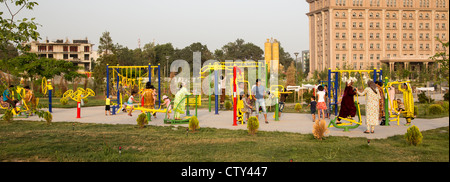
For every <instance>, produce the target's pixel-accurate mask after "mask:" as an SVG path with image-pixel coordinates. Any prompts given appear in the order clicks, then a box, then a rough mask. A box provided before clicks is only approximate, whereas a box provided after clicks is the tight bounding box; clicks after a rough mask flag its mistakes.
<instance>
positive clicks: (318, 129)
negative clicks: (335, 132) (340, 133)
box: [312, 120, 329, 140]
mask: <svg viewBox="0 0 450 182" xmlns="http://www.w3.org/2000/svg"><path fill="white" fill-rule="evenodd" d="M312 132H313V135H314V138H317V139H319V140H322V138H323V137H324V136H325V134H327V133H328V132H329V131H328V127H327V125H326V122H325V120H316V121H315V122H314V125H313V130H312Z"/></svg>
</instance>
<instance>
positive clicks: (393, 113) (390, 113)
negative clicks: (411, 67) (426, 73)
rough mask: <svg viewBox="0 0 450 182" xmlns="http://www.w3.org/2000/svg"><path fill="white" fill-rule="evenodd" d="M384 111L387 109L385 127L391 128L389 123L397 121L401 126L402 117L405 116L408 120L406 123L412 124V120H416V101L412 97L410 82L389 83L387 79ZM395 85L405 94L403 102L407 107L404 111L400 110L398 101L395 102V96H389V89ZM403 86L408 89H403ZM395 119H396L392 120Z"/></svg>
mask: <svg viewBox="0 0 450 182" xmlns="http://www.w3.org/2000/svg"><path fill="white" fill-rule="evenodd" d="M384 83H385V84H384V87H383V89H384V94H385V95H384V103H385V104H384V109H385V120H386V122H385V125H386V126H389V122H392V121H397V125H400V115H401V114H403V117H404V118H405V119H406V123H407V124H408V123H411V120H412V119H414V100H413V95H412V89H411V83H410V81H401V82H398V81H394V82H388V78H387V77H386V78H385V82H384ZM393 85H398V89H399V90H400V91H401V92H402V94H403V102H404V106H405V110H404V111H400V110H398V109H397V108H398V105H397V101H396V100H394V97H395V95H390V94H389V88H391V86H393ZM402 86H406V88H402ZM390 118H394V119H390Z"/></svg>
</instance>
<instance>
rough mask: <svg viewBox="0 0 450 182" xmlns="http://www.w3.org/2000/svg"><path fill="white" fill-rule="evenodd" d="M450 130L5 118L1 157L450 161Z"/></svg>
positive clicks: (0, 137)
mask: <svg viewBox="0 0 450 182" xmlns="http://www.w3.org/2000/svg"><path fill="white" fill-rule="evenodd" d="M73 124H74V125H73ZM73 128H74V129H73ZM405 132H406V131H405ZM448 132H449V127H444V128H438V129H434V130H429V131H424V132H423V136H424V139H423V143H422V144H421V145H419V146H410V145H408V144H407V143H406V141H405V139H404V138H403V136H394V137H390V138H388V139H376V140H375V139H373V140H371V142H370V146H368V145H367V139H365V138H349V137H335V136H330V137H327V138H326V139H325V140H323V141H318V140H316V139H314V137H313V135H312V134H297V133H288V132H264V131H259V132H258V133H257V134H256V135H255V136H249V135H248V134H247V131H246V130H226V129H212V128H201V129H200V131H199V132H196V133H189V134H188V135H186V128H185V127H179V128H175V127H161V126H147V127H146V128H143V129H139V128H138V126H136V125H107V124H84V123H66V122H57V123H53V124H52V125H50V126H47V125H46V124H45V122H35V121H13V122H12V123H6V122H4V121H0V133H1V134H0V148H1V150H0V161H2V162H8V161H63V162H66V161H71V162H72V161H75V162H78V161H79V162H88V161H105V162H117V161H127V162H134V161H158V162H166V161H183V162H184V161H196V162H209V161H214V162H216V161H219V162H220V161H226V162H230V161H237V162H241V161H249V162H259V161H261V162H272V161H274V162H287V161H289V159H293V160H294V161H296V162H303V161H305V162H309V161H312V162H330V161H331V162H335V161H336V162H338V161H346V162H353V161H357V162H374V161H376V162H379V161H386V162H400V161H401V162H422V161H427V162H428V161H430V162H431V161H433V162H434V161H439V162H449V155H448V153H449V138H448V137H449V134H448ZM119 146H121V147H122V154H121V155H119V152H118V147H119Z"/></svg>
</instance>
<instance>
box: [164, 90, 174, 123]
mask: <svg viewBox="0 0 450 182" xmlns="http://www.w3.org/2000/svg"><path fill="white" fill-rule="evenodd" d="M162 100H163V101H164V103H163V104H162V105H163V106H166V108H167V119H170V114H169V112H170V111H171V110H172V106H171V105H170V99H169V97H168V96H167V95H163V97H162Z"/></svg>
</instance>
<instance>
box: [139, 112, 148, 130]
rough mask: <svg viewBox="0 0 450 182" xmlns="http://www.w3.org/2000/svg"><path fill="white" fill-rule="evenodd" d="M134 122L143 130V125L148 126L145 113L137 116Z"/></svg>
mask: <svg viewBox="0 0 450 182" xmlns="http://www.w3.org/2000/svg"><path fill="white" fill-rule="evenodd" d="M136 121H137V125H138V126H139V128H144V127H145V125H147V124H148V120H147V114H146V113H145V112H144V113H141V114H139V116H138V118H137V119H136Z"/></svg>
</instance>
